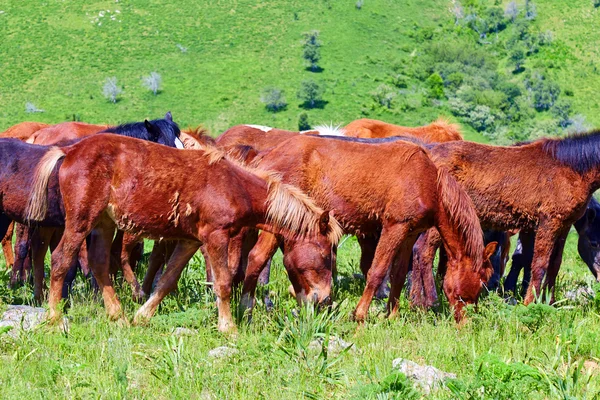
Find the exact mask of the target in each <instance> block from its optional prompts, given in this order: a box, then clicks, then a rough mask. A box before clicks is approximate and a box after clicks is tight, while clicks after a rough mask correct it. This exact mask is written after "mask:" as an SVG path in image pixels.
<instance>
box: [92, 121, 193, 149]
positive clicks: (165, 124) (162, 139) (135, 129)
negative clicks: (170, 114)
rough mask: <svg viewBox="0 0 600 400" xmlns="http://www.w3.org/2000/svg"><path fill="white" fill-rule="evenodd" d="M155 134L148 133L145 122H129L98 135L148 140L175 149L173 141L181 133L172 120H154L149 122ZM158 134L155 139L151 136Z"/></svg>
mask: <svg viewBox="0 0 600 400" xmlns="http://www.w3.org/2000/svg"><path fill="white" fill-rule="evenodd" d="M149 123H150V125H151V126H152V127H153V128H154V129H153V130H154V131H155V132H148V129H147V127H146V123H145V122H131V123H127V124H122V125H118V126H112V127H110V128H107V129H105V130H103V131H102V132H99V133H114V134H116V135H121V136H128V137H132V138H136V139H142V140H149V141H151V142H157V143H160V144H164V145H166V146H170V147H175V139H178V138H179V136H180V133H181V131H180V130H179V126H178V125H177V124H176V123H175V122H173V121H172V120H169V119H166V118H163V119H154V120H152V121H150V122H149ZM156 133H159V137H158V138H156V137H155V136H154V135H153V134H156Z"/></svg>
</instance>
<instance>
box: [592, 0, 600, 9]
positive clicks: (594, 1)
mask: <svg viewBox="0 0 600 400" xmlns="http://www.w3.org/2000/svg"><path fill="white" fill-rule="evenodd" d="M592 4H594V7H595V8H598V7H600V0H592Z"/></svg>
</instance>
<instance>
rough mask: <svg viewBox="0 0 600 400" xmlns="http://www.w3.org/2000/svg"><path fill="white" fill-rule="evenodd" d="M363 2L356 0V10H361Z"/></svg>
mask: <svg viewBox="0 0 600 400" xmlns="http://www.w3.org/2000/svg"><path fill="white" fill-rule="evenodd" d="M363 3H364V2H363V0H358V1H357V2H356V9H357V10H362V6H363Z"/></svg>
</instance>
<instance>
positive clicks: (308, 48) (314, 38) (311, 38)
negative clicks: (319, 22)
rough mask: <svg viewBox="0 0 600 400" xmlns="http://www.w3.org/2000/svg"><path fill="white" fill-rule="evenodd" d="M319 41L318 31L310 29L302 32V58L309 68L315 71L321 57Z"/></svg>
mask: <svg viewBox="0 0 600 400" xmlns="http://www.w3.org/2000/svg"><path fill="white" fill-rule="evenodd" d="M321 45H322V44H321V41H319V31H311V32H308V33H305V34H304V44H303V53H302V58H304V60H306V62H307V63H308V65H309V67H310V69H312V70H313V71H316V70H317V69H318V68H319V65H318V63H319V60H320V59H321Z"/></svg>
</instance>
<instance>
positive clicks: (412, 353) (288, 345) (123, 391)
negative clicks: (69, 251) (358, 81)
mask: <svg viewBox="0 0 600 400" xmlns="http://www.w3.org/2000/svg"><path fill="white" fill-rule="evenodd" d="M574 236H575V235H571V236H570V237H569V241H568V244H567V250H566V254H565V259H564V263H563V268H562V270H561V274H560V281H559V286H558V292H557V294H558V298H559V299H561V298H563V295H564V292H565V291H566V290H569V289H572V288H574V287H575V286H577V285H588V284H590V278H591V275H590V274H589V272H588V270H587V267H585V266H584V265H583V264H582V262H581V261H580V260H579V259H578V258H577V255H576V237H574ZM359 254H360V253H359V249H358V245H357V243H356V241H355V240H354V239H349V240H348V241H346V242H345V243H344V245H343V246H342V248H341V249H340V258H339V260H340V263H339V264H340V271H341V279H340V283H339V284H337V285H336V289H335V291H336V296H335V301H336V307H335V309H334V312H333V313H331V314H324V313H320V314H317V315H314V313H312V312H310V310H300V316H299V317H298V318H296V317H294V316H293V314H292V313H291V310H293V309H294V308H296V305H295V302H294V300H293V299H291V298H290V297H289V295H288V294H287V286H288V285H289V281H288V280H287V276H286V274H285V272H284V270H283V268H282V266H281V257H280V256H279V255H278V256H277V257H276V261H275V267H274V268H273V271H274V272H273V281H272V283H271V285H270V288H269V289H270V291H271V293H272V298H273V300H274V301H275V311H274V312H272V313H267V312H266V311H265V309H264V307H263V306H262V304H260V303H259V304H258V305H257V309H256V312H255V314H254V319H253V322H252V323H251V324H250V325H245V324H241V325H240V326H239V333H238V335H237V337H232V336H224V335H222V334H220V333H218V332H217V330H216V322H217V319H216V308H215V305H214V301H213V297H212V295H211V294H210V292H209V291H208V290H207V288H206V286H204V285H203V283H202V282H203V281H204V273H203V265H202V260H201V258H200V257H195V258H194V260H193V262H192V264H191V265H190V266H189V267H188V269H187V270H186V272H185V273H184V275H183V278H182V280H181V282H180V284H179V291H178V292H177V293H176V294H175V295H172V296H169V297H167V298H166V299H165V301H164V303H163V305H162V306H161V307H160V309H159V312H158V314H157V315H156V317H155V318H154V319H153V320H152V321H151V323H150V325H149V326H146V327H129V326H123V325H121V324H117V323H113V322H109V321H108V320H107V319H106V317H105V316H104V311H103V308H102V305H101V303H100V302H99V301H98V298H97V297H95V296H94V295H93V293H92V291H91V290H90V288H89V286H88V284H87V283H85V282H83V280H78V282H77V284H76V287H75V291H74V295H73V298H72V306H71V308H70V309H69V312H68V317H69V320H70V330H69V333H68V334H67V335H65V334H63V333H61V332H59V331H58V329H56V328H52V327H46V326H42V327H40V328H39V329H37V330H35V331H33V332H29V333H25V334H23V335H22V336H21V337H19V338H18V339H11V338H10V337H9V336H8V335H6V334H4V335H2V336H0V356H1V357H2V363H0V381H1V383H2V384H1V385H0V397H2V398H6V399H9V398H22V397H24V396H25V397H26V398H65V397H68V398H90V397H93V398H215V399H216V398H236V399H237V398H247V399H256V398H265V399H271V398H278V399H281V398H284V399H297V398H302V397H303V396H304V397H307V398H339V399H347V398H355V399H359V398H373V399H375V398H399V399H400V398H408V397H407V396H408V393H409V391H407V388H406V387H404V386H402V385H390V383H389V382H390V380H391V381H392V382H395V379H396V378H395V377H396V375H395V373H394V371H393V370H392V360H393V359H395V358H398V357H402V358H407V359H411V360H414V361H416V362H419V363H426V364H430V365H434V366H436V367H437V368H440V369H442V370H444V371H448V372H453V373H455V374H456V375H457V379H456V380H454V381H452V382H449V384H448V386H449V387H450V388H451V389H441V390H439V391H437V392H435V394H434V395H433V398H442V399H451V398H473V399H475V398H506V399H508V398H510V399H521V398H523V399H537V398H550V399H555V398H556V399H559V398H560V399H566V398H577V399H580V398H589V399H591V398H597V397H594V396H599V395H600V394H599V393H600V379H598V376H597V375H596V376H592V375H589V374H588V373H587V372H586V370H585V369H582V363H583V362H585V361H593V362H599V361H600V360H599V358H600V347H599V346H598V343H599V340H600V325H599V323H598V318H599V317H600V315H599V314H598V313H599V312H600V288H598V287H596V298H595V300H594V301H593V302H591V303H589V304H587V305H581V304H571V303H566V302H559V305H558V306H556V307H549V306H546V305H544V304H543V303H540V304H535V305H532V306H530V307H524V306H521V305H519V306H509V305H507V304H506V303H505V302H504V301H503V300H502V299H501V297H499V296H498V295H497V294H490V295H488V296H485V297H484V298H483V300H482V302H481V304H480V306H479V310H478V311H477V312H474V311H472V312H471V313H470V318H469V322H468V323H467V324H465V325H464V326H462V327H458V326H457V325H456V324H455V323H454V321H453V319H452V315H451V313H450V312H449V310H448V309H447V306H446V304H445V303H443V304H442V306H441V307H440V310H438V311H435V312H434V311H430V312H422V311H415V310H410V309H409V307H408V302H407V300H406V299H404V300H403V301H402V306H401V307H402V310H401V313H400V315H399V317H398V318H397V319H395V320H391V321H390V320H386V319H385V318H384V309H385V307H384V303H382V302H376V303H375V304H374V305H373V306H372V307H371V314H370V319H369V322H368V323H367V324H366V325H365V326H364V327H363V328H361V329H358V330H357V329H356V325H355V323H354V322H352V321H351V320H350V317H349V315H350V312H351V311H352V309H353V307H354V306H355V305H356V302H357V301H358V298H359V297H360V294H361V292H362V288H363V286H364V283H363V282H362V281H361V280H356V279H353V278H352V273H354V272H356V271H357V269H358V268H357V265H358V259H359ZM6 280H7V278H6V277H5V276H3V277H2V283H1V284H2V287H4V286H5V285H6ZM118 291H119V294H120V296H121V299H122V300H123V303H124V306H125V310H126V313H127V315H128V317H129V318H131V317H132V316H133V313H134V312H135V310H136V309H137V307H138V305H136V304H133V303H132V302H131V300H129V296H130V291H129V289H128V287H119V290H118ZM1 294H2V299H3V301H4V302H5V303H11V302H13V303H15V302H23V301H24V302H28V301H30V299H31V289H30V288H21V289H20V290H18V291H16V292H10V291H7V290H4V291H3V292H2V293H1ZM175 327H186V328H191V329H195V330H196V331H197V333H196V334H194V335H192V336H183V337H181V338H178V337H175V336H173V335H172V331H173V329H174V328H175ZM327 333H329V334H332V335H336V336H338V337H341V338H343V339H344V340H346V341H348V342H350V343H353V344H354V347H355V348H356V351H355V352H352V351H348V352H346V353H342V354H341V355H339V356H337V355H328V356H327V357H325V356H324V354H322V353H319V352H308V353H307V352H305V351H304V349H305V348H306V346H307V345H308V343H309V342H310V341H311V340H313V339H315V338H317V337H322V336H323V335H327ZM217 346H230V347H235V348H236V349H237V350H238V353H237V354H235V355H233V356H232V357H231V358H229V359H227V360H214V359H211V358H210V357H209V356H208V351H209V350H211V349H213V348H215V347H217ZM415 390H416V389H415ZM386 393H387V394H386ZM377 396H379V397H377ZM381 396H388V397H381ZM569 396H570V397H569ZM417 398H418V397H417Z"/></svg>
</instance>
